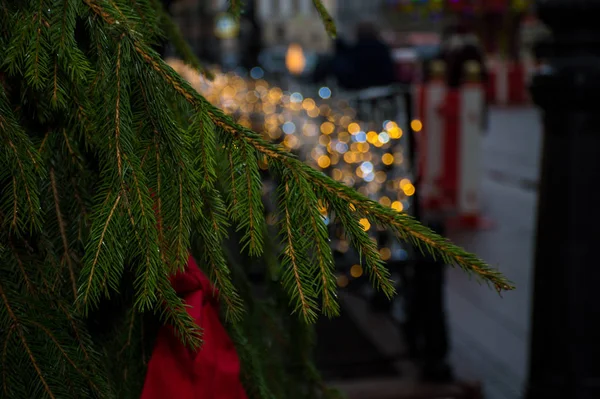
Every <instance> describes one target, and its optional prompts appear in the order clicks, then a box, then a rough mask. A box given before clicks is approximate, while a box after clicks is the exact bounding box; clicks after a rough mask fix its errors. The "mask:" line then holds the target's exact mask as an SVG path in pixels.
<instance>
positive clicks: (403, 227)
mask: <svg viewBox="0 0 600 399" xmlns="http://www.w3.org/2000/svg"><path fill="white" fill-rule="evenodd" d="M85 2H86V3H87V4H88V5H89V6H90V7H91V8H92V9H93V10H94V12H96V13H97V14H99V15H100V16H102V18H103V19H104V20H105V22H107V23H108V24H110V25H114V19H112V18H111V17H110V15H109V14H107V13H106V11H105V10H104V9H103V8H102V7H100V6H98V5H97V4H96V2H95V1H94V0H85ZM130 35H131V34H130ZM131 38H132V40H133V47H134V49H135V51H136V52H137V53H138V54H139V55H140V56H141V57H142V58H143V59H144V60H145V61H146V62H147V63H148V64H149V65H150V66H151V68H152V69H154V70H155V71H156V72H157V73H158V74H159V75H160V76H162V77H163V79H165V81H166V82H167V83H168V84H169V85H170V86H171V87H172V88H173V89H174V90H175V91H176V92H177V93H179V94H180V95H181V96H182V97H183V98H184V99H185V100H186V101H188V102H189V103H190V104H192V105H193V106H196V107H200V106H206V107H208V108H207V109H208V113H209V115H210V116H211V117H212V118H213V121H214V123H215V124H216V125H217V126H218V127H221V128H222V129H223V130H225V131H227V132H229V133H231V134H232V135H234V136H235V137H241V138H243V140H245V141H246V142H248V143H249V144H250V145H252V146H253V147H254V148H255V149H256V150H257V151H259V152H261V153H263V154H265V155H267V156H268V157H270V158H271V159H273V160H275V161H277V162H279V163H280V164H282V165H283V166H285V167H287V168H290V169H294V170H304V172H305V173H307V176H308V179H309V181H310V182H311V184H313V185H314V187H315V188H317V189H320V190H325V191H327V192H329V193H330V194H331V195H340V198H342V199H344V200H345V201H347V202H348V203H352V204H354V206H355V207H356V208H357V209H359V210H360V211H361V212H363V213H365V214H368V215H369V216H370V217H373V218H376V219H377V220H379V221H380V222H381V224H382V225H386V226H390V227H392V228H393V229H394V230H395V231H396V232H401V233H403V234H406V236H408V237H412V238H413V239H415V240H417V241H419V242H420V243H423V244H425V245H426V247H427V248H428V250H429V251H430V252H432V253H437V254H440V255H443V254H447V255H446V257H447V259H448V260H449V261H450V262H449V263H452V264H456V265H458V266H459V267H461V268H462V269H463V270H465V271H466V272H469V273H474V274H476V275H477V276H479V277H480V278H482V279H483V280H485V281H488V282H490V283H491V284H493V285H494V286H495V287H496V288H497V289H498V290H511V289H514V287H513V286H512V284H511V283H510V282H509V281H508V280H506V278H504V277H503V276H502V275H501V273H499V272H498V271H496V270H494V269H492V268H491V267H490V266H489V265H487V264H486V263H485V262H483V261H481V260H479V259H478V258H477V257H476V256H474V255H472V254H470V253H468V252H466V251H464V250H463V249H462V248H460V247H458V246H456V245H454V244H451V243H450V242H449V241H448V240H447V239H445V238H443V237H441V236H439V235H438V234H436V233H434V232H433V231H432V230H430V229H428V228H426V227H424V226H422V225H421V224H420V223H419V222H418V221H416V220H414V219H413V218H411V217H410V216H408V215H406V214H402V213H397V212H395V211H394V210H392V209H387V208H385V207H383V206H382V205H380V204H378V203H376V202H374V201H370V200H368V199H367V198H365V197H364V196H362V195H360V194H358V193H356V192H355V191H354V190H353V189H352V188H350V187H347V186H344V185H343V184H341V183H339V182H336V181H335V180H333V179H331V178H329V177H327V176H325V175H324V174H322V173H320V172H318V171H316V170H314V169H312V168H311V167H310V166H308V165H305V164H304V163H302V162H301V161H299V160H297V159H295V158H293V157H292V156H291V155H290V154H289V153H288V152H287V151H285V150H284V149H282V148H280V147H278V146H276V145H273V144H270V143H267V142H266V141H264V140H263V139H262V138H261V137H260V136H259V135H258V134H256V133H255V132H253V131H251V130H250V129H248V128H245V127H243V126H241V125H239V124H237V123H235V122H234V121H233V120H232V119H231V117H229V116H227V115H225V114H224V113H223V111H221V110H219V109H218V108H217V107H215V106H213V105H211V104H210V103H208V101H207V100H206V99H205V98H204V97H202V96H201V95H200V94H198V93H197V92H196V91H195V90H194V89H193V88H192V87H191V86H190V85H189V83H187V82H185V80H184V79H183V78H181V77H180V76H179V75H177V73H175V72H174V71H173V69H172V68H171V67H169V66H168V65H166V64H165V62H164V61H162V60H161V59H160V57H159V56H158V55H157V54H156V53H155V52H153V51H152V50H151V49H149V48H148V47H147V46H146V45H145V44H144V43H142V42H141V41H139V40H137V38H136V37H134V35H131Z"/></svg>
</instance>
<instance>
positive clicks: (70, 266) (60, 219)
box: [50, 168, 77, 300]
mask: <svg viewBox="0 0 600 399" xmlns="http://www.w3.org/2000/svg"><path fill="white" fill-rule="evenodd" d="M50 184H51V185H52V194H53V195H54V206H55V209H56V218H57V220H58V227H59V229H60V236H61V238H62V243H63V249H64V254H63V256H64V259H65V262H67V267H68V269H69V277H70V278H71V286H72V289H73V297H74V299H75V300H77V283H76V281H75V271H74V270H73V264H72V262H71V255H70V254H69V240H68V239H67V232H66V228H65V221H64V220H63V216H62V212H61V210H60V198H59V197H58V188H57V186H56V176H55V175H54V168H50Z"/></svg>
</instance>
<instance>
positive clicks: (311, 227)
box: [292, 172, 340, 317]
mask: <svg viewBox="0 0 600 399" xmlns="http://www.w3.org/2000/svg"><path fill="white" fill-rule="evenodd" d="M292 179H293V180H294V181H295V184H296V185H297V186H298V187H302V189H301V190H299V196H300V201H299V205H300V212H301V213H302V214H304V215H305V217H307V218H308V219H307V220H308V222H309V223H308V224H307V226H306V231H305V234H307V235H308V237H309V239H310V241H311V242H312V243H313V244H314V245H312V247H314V248H315V250H316V251H315V252H314V254H315V258H316V259H315V260H314V261H315V262H317V264H318V266H319V271H318V273H316V276H315V279H316V281H317V290H318V292H319V293H320V294H321V295H322V311H323V313H324V314H325V315H326V316H330V317H332V316H338V315H339V312H340V306H339V303H338V301H337V293H336V289H337V285H336V279H335V264H334V262H333V254H332V253H331V247H330V246H329V233H328V231H327V226H326V225H325V223H324V221H323V216H322V215H321V214H320V209H319V204H318V200H317V197H316V195H315V193H314V192H313V190H312V188H311V187H310V185H309V184H308V181H307V180H306V179H305V176H304V175H302V174H298V173H293V172H292ZM311 252H312V251H311Z"/></svg>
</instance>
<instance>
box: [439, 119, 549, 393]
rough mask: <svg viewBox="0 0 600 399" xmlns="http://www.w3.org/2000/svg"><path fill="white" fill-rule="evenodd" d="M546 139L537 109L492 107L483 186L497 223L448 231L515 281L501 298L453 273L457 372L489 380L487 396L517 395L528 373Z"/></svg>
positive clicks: (450, 305) (450, 297)
mask: <svg viewBox="0 0 600 399" xmlns="http://www.w3.org/2000/svg"><path fill="white" fill-rule="evenodd" d="M540 141H541V125H540V122H539V116H538V114H537V112H536V111H535V110H533V109H513V110H500V109H496V110H493V112H492V118H491V127H490V132H489V134H488V135H487V136H486V138H485V143H484V154H485V156H484V160H485V161H484V165H485V178H484V182H483V186H482V191H483V200H484V204H485V206H486V209H485V215H486V216H488V217H490V218H492V219H493V220H494V221H495V222H496V227H495V228H494V229H493V230H490V231H483V232H481V231H480V232H470V233H461V234H451V236H450V238H451V239H452V240H453V241H454V242H456V243H457V244H459V245H461V246H463V247H465V248H466V249H467V250H469V251H472V252H474V253H476V254H477V255H479V256H480V257H481V258H483V259H484V260H486V261H487V262H488V263H490V264H491V265H493V266H496V267H498V268H499V269H500V270H501V271H502V272H503V273H504V274H505V275H506V276H507V277H508V278H509V279H510V280H511V281H513V282H514V283H515V285H516V286H517V290H516V291H514V292H510V293H506V294H504V297H503V298H500V297H499V296H498V294H497V293H496V291H495V290H493V289H490V288H488V287H487V286H480V285H478V284H477V283H476V282H475V281H473V280H470V279H469V278H468V277H467V276H466V275H465V274H464V273H463V272H461V271H459V270H449V271H448V278H447V287H446V291H447V310H448V317H449V323H450V333H451V335H452V336H451V342H452V350H453V351H452V362H453V365H454V367H455V370H456V372H457V374H458V376H459V377H462V378H473V379H478V380H480V381H481V382H482V383H483V384H484V387H485V394H486V396H485V398H486V399H516V398H519V396H520V393H521V391H522V388H523V384H524V382H525V379H526V374H527V354H528V334H529V315H530V305H529V304H530V299H529V298H530V294H531V283H532V281H531V272H532V262H533V245H534V226H535V206H536V189H535V187H536V184H537V174H538V162H539V151H540V148H541V146H540Z"/></svg>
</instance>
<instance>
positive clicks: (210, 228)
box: [198, 188, 244, 321]
mask: <svg viewBox="0 0 600 399" xmlns="http://www.w3.org/2000/svg"><path fill="white" fill-rule="evenodd" d="M201 195H202V198H203V201H204V209H205V212H204V218H203V219H202V220H200V221H199V222H198V233H199V236H200V237H199V238H200V239H201V240H199V246H200V247H201V248H202V258H201V259H202V261H203V263H205V264H206V267H208V275H209V277H210V279H211V280H212V281H213V282H214V284H215V286H216V287H217V289H218V293H219V298H221V299H222V300H223V302H225V305H226V307H225V310H226V318H227V320H230V321H239V320H240V319H241V317H242V314H243V312H244V306H243V302H242V300H241V298H240V296H239V294H238V292H237V289H236V288H235V286H234V284H233V282H232V279H231V271H230V270H229V267H228V266H227V262H226V260H225V255H224V253H223V240H224V239H225V238H227V230H226V229H227V227H228V226H229V223H228V221H227V219H226V216H225V204H224V203H223V200H222V199H221V196H220V194H219V192H218V191H217V190H215V189H214V188H212V189H206V190H202V191H201Z"/></svg>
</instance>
